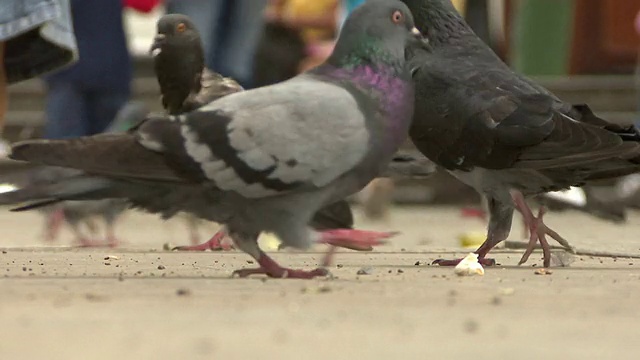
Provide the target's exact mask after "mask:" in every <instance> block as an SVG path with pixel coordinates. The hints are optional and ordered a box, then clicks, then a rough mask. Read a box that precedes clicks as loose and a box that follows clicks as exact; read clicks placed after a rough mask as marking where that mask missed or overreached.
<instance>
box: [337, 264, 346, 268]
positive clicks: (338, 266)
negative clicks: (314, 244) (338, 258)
mask: <svg viewBox="0 0 640 360" xmlns="http://www.w3.org/2000/svg"><path fill="white" fill-rule="evenodd" d="M343 266H344V265H342V264H336V267H337V268H338V269H342V267H343Z"/></svg>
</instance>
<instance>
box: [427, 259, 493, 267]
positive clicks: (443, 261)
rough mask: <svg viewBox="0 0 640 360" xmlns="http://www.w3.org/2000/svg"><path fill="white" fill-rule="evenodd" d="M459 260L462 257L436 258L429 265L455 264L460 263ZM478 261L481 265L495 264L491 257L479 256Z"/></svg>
mask: <svg viewBox="0 0 640 360" xmlns="http://www.w3.org/2000/svg"><path fill="white" fill-rule="evenodd" d="M460 261H462V259H453V260H446V259H436V260H434V261H433V262H432V263H431V265H439V266H456V265H458V264H459V263H460ZM478 262H479V263H480V265H482V266H495V265H496V260H495V259H491V258H479V259H478Z"/></svg>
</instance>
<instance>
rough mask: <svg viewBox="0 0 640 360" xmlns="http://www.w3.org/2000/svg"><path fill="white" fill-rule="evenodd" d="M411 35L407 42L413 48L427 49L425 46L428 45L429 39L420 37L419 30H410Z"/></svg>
mask: <svg viewBox="0 0 640 360" xmlns="http://www.w3.org/2000/svg"><path fill="white" fill-rule="evenodd" d="M411 35H412V36H411V40H410V41H409V42H410V43H411V44H412V45H413V46H416V47H418V48H427V45H429V39H427V38H426V37H425V36H424V35H422V33H421V32H420V30H418V29H417V28H416V27H414V28H413V29H411Z"/></svg>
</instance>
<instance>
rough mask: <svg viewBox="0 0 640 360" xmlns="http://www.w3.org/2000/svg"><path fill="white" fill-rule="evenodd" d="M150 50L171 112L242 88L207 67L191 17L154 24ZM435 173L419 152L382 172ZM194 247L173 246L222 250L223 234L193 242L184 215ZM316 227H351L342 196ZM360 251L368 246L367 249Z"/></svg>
mask: <svg viewBox="0 0 640 360" xmlns="http://www.w3.org/2000/svg"><path fill="white" fill-rule="evenodd" d="M150 53H151V55H152V56H153V59H154V69H155V72H156V76H157V79H158V84H159V85H160V91H161V93H162V104H163V106H164V107H165V109H166V110H167V112H168V113H169V114H171V115H179V114H182V113H185V112H188V111H191V110H195V109H197V108H200V107H202V106H204V105H206V104H208V103H209V102H211V101H214V100H217V99H219V98H221V97H223V96H226V95H230V94H233V93H236V92H240V91H243V90H244V89H243V88H242V87H241V86H240V85H239V84H238V83H237V82H236V81H235V80H233V79H231V78H227V77H223V76H222V75H220V74H218V73H216V72H214V71H212V70H209V69H207V68H206V67H205V64H204V56H203V53H204V50H203V47H202V41H201V39H200V34H199V32H198V30H197V28H196V26H195V25H194V24H193V22H192V21H191V19H190V18H189V17H188V16H186V15H182V14H168V15H164V16H162V17H161V18H160V19H159V20H158V22H157V32H156V35H155V37H154V42H153V44H152V45H151V48H150ZM433 172H434V167H433V164H432V163H431V162H430V161H428V160H427V159H426V158H424V157H423V156H421V154H417V155H416V154H410V153H407V152H401V153H398V154H396V155H395V156H394V158H393V159H392V165H391V167H390V168H388V169H386V170H385V172H384V173H383V174H381V176H385V177H391V178H406V177H422V176H426V175H430V174H431V173H433ZM187 223H188V227H189V229H190V231H191V239H192V243H194V245H192V246H178V247H176V248H174V250H182V251H205V250H227V249H230V247H228V246H226V245H225V243H224V242H223V240H224V234H223V233H222V232H221V233H217V234H215V235H214V236H213V237H211V239H209V240H208V241H206V242H204V243H202V244H197V242H198V237H197V232H196V231H195V230H194V228H195V227H196V226H197V224H198V222H197V221H196V219H189V218H188V219H187ZM310 225H311V227H313V228H314V229H316V230H329V229H341V228H353V225H354V224H353V214H352V212H351V208H350V206H349V204H348V203H347V202H346V200H342V201H339V202H338V203H335V204H330V205H328V206H326V207H324V208H322V209H321V210H320V211H319V212H318V213H316V214H315V215H314V217H313V218H312V219H311V222H310ZM364 250H371V248H367V249H364Z"/></svg>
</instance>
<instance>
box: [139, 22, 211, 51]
mask: <svg viewBox="0 0 640 360" xmlns="http://www.w3.org/2000/svg"><path fill="white" fill-rule="evenodd" d="M197 48H200V49H201V48H202V42H201V40H200V34H199V33H198V30H197V29H196V26H195V25H194V24H193V22H192V21H191V19H189V17H188V16H186V15H182V14H168V15H164V16H162V17H161V18H160V20H158V23H157V28H156V36H155V37H154V38H153V44H152V45H151V49H150V50H149V52H150V53H151V54H152V55H153V56H154V57H156V56H158V55H160V54H162V53H163V52H171V53H180V52H182V51H193V49H197Z"/></svg>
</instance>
